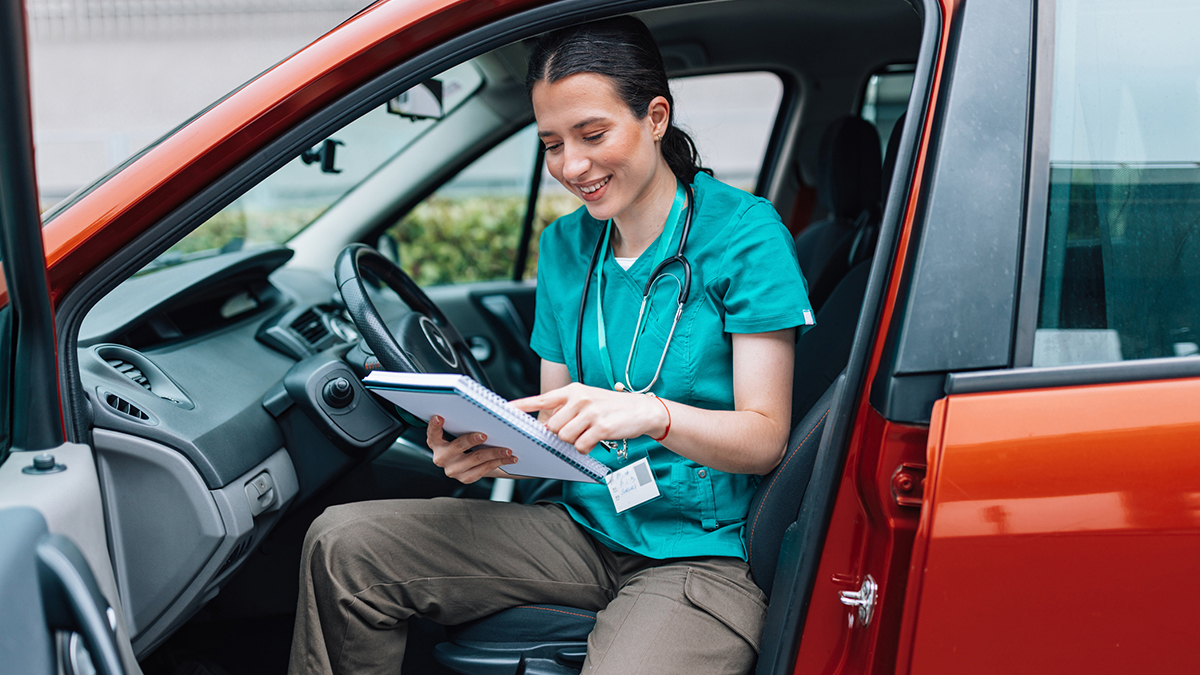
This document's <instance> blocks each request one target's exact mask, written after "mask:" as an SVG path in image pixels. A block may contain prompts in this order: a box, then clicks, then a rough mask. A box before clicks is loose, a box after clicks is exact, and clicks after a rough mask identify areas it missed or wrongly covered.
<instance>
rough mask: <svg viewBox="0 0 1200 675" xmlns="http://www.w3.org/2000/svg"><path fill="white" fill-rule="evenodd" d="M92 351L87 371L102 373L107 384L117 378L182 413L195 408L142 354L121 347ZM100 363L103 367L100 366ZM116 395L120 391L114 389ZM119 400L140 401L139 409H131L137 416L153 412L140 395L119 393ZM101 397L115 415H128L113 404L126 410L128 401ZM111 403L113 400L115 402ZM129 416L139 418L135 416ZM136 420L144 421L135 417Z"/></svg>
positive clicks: (101, 348)
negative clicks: (139, 413) (178, 409)
mask: <svg viewBox="0 0 1200 675" xmlns="http://www.w3.org/2000/svg"><path fill="white" fill-rule="evenodd" d="M92 351H93V353H94V354H95V355H96V357H97V359H96V360H95V361H90V362H89V364H95V367H94V368H93V366H91V365H89V368H93V372H96V373H97V374H100V373H101V372H103V373H105V374H104V377H107V378H110V381H111V378H115V377H117V376H118V375H120V376H123V377H124V378H126V379H128V380H130V381H132V382H133V383H134V384H136V385H138V386H139V387H141V388H142V389H145V390H146V391H148V392H150V393H151V394H154V395H155V396H157V397H158V398H160V399H162V400H164V401H170V402H171V403H173V404H175V405H176V406H179V407H180V408H183V409H184V410H192V409H193V408H195V407H196V406H195V404H194V403H192V401H191V399H190V398H188V396H187V394H185V393H183V390H182V389H180V388H179V385H177V384H175V381H174V380H172V379H171V378H170V377H167V374H166V373H164V372H163V370H162V368H159V367H158V366H157V365H156V364H155V363H154V362H153V361H151V360H150V359H148V358H146V355H145V354H142V353H141V352H139V351H137V350H136V349H130V348H129V347H126V346H125V345H116V344H101V345H96V346H95V347H93V348H92ZM101 362H103V364H104V365H100V364H101ZM113 386H115V385H113ZM116 391H121V390H120V388H118V389H117V390H116ZM121 396H125V397H126V398H128V399H129V400H138V401H141V403H139V405H141V406H142V408H135V409H137V410H138V411H139V412H147V411H148V410H153V409H154V403H147V402H146V401H144V400H142V399H141V398H140V395H138V394H134V393H133V392H129V393H123V394H121ZM101 397H102V398H104V400H105V401H106V402H107V403H108V404H109V405H110V406H111V407H112V408H113V409H114V410H117V411H118V412H122V413H126V414H128V413H127V411H126V410H124V409H123V406H122V405H121V404H120V403H117V402H115V401H121V402H122V403H124V404H125V405H126V406H132V405H133V404H132V403H129V401H126V400H124V399H121V398H120V396H116V395H115V394H112V393H110V392H104V393H101ZM112 399H115V401H114V400H112ZM133 416H134V417H139V416H138V415H133ZM139 419H147V418H143V417H139Z"/></svg>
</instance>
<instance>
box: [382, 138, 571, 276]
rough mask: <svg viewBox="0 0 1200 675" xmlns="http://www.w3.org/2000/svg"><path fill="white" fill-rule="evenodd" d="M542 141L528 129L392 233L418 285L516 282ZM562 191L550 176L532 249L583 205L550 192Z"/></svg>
mask: <svg viewBox="0 0 1200 675" xmlns="http://www.w3.org/2000/svg"><path fill="white" fill-rule="evenodd" d="M538 143H540V141H539V140H538V138H537V129H536V127H535V125H533V124H530V125H527V126H526V127H524V128H523V129H521V130H520V131H519V132H517V133H515V134H513V135H512V136H510V137H509V138H508V139H507V140H505V141H504V142H502V143H500V144H499V145H497V146H496V147H494V148H492V149H491V150H489V151H488V152H486V153H484V154H483V155H482V156H481V157H479V159H477V160H475V161H474V162H472V163H471V164H469V165H467V167H466V168H465V169H463V170H462V171H460V172H459V173H458V174H457V175H456V176H455V177H454V178H452V179H450V180H449V181H447V182H446V183H444V184H443V185H442V186H441V187H440V188H438V190H437V191H436V192H434V193H433V194H432V195H430V196H429V197H426V198H425V199H424V200H423V201H421V203H419V204H417V206H416V207H415V208H413V209H412V210H411V211H409V212H408V214H406V215H405V216H404V217H403V218H401V219H400V221H399V222H397V223H396V224H395V225H393V226H392V227H390V228H388V230H387V232H386V234H387V236H390V237H392V239H393V240H394V241H395V242H396V247H397V250H398V252H399V257H400V265H401V266H402V267H403V268H404V270H405V271H406V272H408V273H409V275H410V276H412V278H413V279H414V280H416V282H417V283H418V284H420V285H422V286H424V285H427V284H447V283H465V282H472V281H490V280H495V279H511V278H512V277H513V265H514V261H515V260H516V251H517V248H518V246H519V245H520V240H521V228H522V227H523V226H524V223H525V210H526V208H527V207H528V204H529V187H530V182H531V179H532V177H533V171H534V160H535V158H536V154H537V146H538ZM555 186H557V182H556V181H554V179H553V178H550V176H549V175H548V174H544V175H543V177H542V186H541V189H540V190H539V196H538V205H537V216H538V217H537V218H535V220H534V224H533V225H534V237H533V240H532V242H531V244H530V246H531V247H533V251H536V246H537V235H538V234H540V233H541V230H542V229H543V228H544V227H545V226H546V224H547V223H550V222H552V221H553V220H554V219H555V218H558V217H559V216H561V215H563V214H564V213H568V212H570V211H573V210H575V209H576V208H578V207H579V205H580V203H581V202H580V201H579V200H578V199H575V198H574V197H573V196H572V195H570V194H569V193H567V192H566V191H565V190H562V189H561V188H560V189H559V191H558V192H557V193H553V194H547V193H550V192H551V191H552V190H553V188H554V187H555ZM534 255H536V253H534Z"/></svg>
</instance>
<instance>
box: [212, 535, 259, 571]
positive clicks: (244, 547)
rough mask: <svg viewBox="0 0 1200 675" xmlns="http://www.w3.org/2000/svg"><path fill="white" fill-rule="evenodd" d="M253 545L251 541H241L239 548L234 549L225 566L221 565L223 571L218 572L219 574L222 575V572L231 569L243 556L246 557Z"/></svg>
mask: <svg viewBox="0 0 1200 675" xmlns="http://www.w3.org/2000/svg"><path fill="white" fill-rule="evenodd" d="M251 543H252V540H251V539H244V540H242V541H239V542H238V544H237V546H234V547H233V552H232V553H230V554H229V557H228V558H226V559H225V564H224V565H221V569H220V571H218V572H217V574H220V573H221V572H224V571H225V570H227V569H229V568H230V567H232V566H233V564H234V563H236V562H237V561H238V560H239V559H240V558H241V557H242V556H244V555H246V553H248V552H249V551H250V544H251Z"/></svg>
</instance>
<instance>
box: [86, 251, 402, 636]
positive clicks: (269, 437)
mask: <svg viewBox="0 0 1200 675" xmlns="http://www.w3.org/2000/svg"><path fill="white" fill-rule="evenodd" d="M291 256H292V252H291V251H290V250H289V249H287V248H283V247H269V248H260V249H254V250H243V251H237V252H232V253H224V254H221V255H216V256H212V257H206V258H201V259H198V260H193V261H190V262H186V263H183V264H179V265H175V266H172V267H166V268H163V269H159V270H157V271H153V272H150V273H147V274H142V275H139V276H135V277H132V278H130V279H127V280H126V281H125V282H124V283H122V284H121V285H120V286H118V287H117V288H116V289H114V291H113V292H111V293H109V294H108V295H107V296H105V297H104V298H103V299H102V300H101V301H100V302H98V303H97V304H96V306H95V307H93V308H92V310H91V311H90V312H89V314H88V316H87V317H86V318H85V320H84V322H83V325H82V326H81V329H80V334H79V340H78V350H79V354H78V356H79V359H78V363H79V364H80V366H79V368H80V373H79V375H80V380H81V383H82V386H83V389H84V391H85V393H86V395H87V397H88V402H89V414H90V417H91V427H92V435H93V439H92V440H93V445H94V446H95V448H96V451H97V463H98V469H99V472H100V478H101V484H102V488H103V494H104V506H105V510H106V517H107V520H108V523H109V539H110V542H109V544H110V547H111V549H112V554H113V557H114V563H115V568H116V570H117V571H118V586H119V587H120V589H121V596H122V597H121V600H122V605H123V606H124V609H125V612H126V618H127V620H128V625H129V627H130V632H131V635H132V636H133V645H134V649H135V651H136V652H137V653H138V654H139V655H143V654H145V653H147V652H149V651H150V650H152V649H153V648H154V646H156V645H157V644H158V643H159V642H161V641H162V640H163V639H165V638H166V637H167V636H168V635H170V633H171V632H172V631H173V630H174V628H176V627H177V626H179V625H180V624H181V623H183V622H184V621H186V620H187V619H188V618H189V617H190V616H191V615H192V614H193V613H194V612H195V611H196V610H197V609H199V607H201V606H202V605H203V604H204V603H205V602H207V601H208V600H209V599H210V598H211V597H213V596H214V595H215V594H216V593H217V592H218V591H219V589H220V587H221V584H222V583H223V582H224V581H225V580H226V579H228V578H229V576H230V575H231V574H232V573H233V571H234V570H236V569H237V568H238V567H239V566H240V565H241V564H242V563H243V562H244V561H245V559H246V558H247V557H248V555H249V554H250V552H251V551H252V550H253V549H254V547H255V546H256V545H257V544H258V543H259V542H261V541H262V538H263V537H264V536H265V535H266V534H267V532H269V531H270V530H271V528H272V527H274V525H275V524H276V523H277V522H278V520H279V518H280V517H281V515H282V514H283V513H284V511H285V510H286V509H287V508H288V507H289V506H291V505H292V504H294V503H299V502H300V501H303V500H304V499H305V498H307V497H308V496H311V495H312V494H313V493H314V492H316V491H317V490H319V489H320V488H321V487H323V486H325V485H327V484H329V483H330V482H331V481H333V480H334V479H336V478H337V477H339V476H340V475H342V474H344V473H345V472H346V471H348V470H349V469H350V468H352V467H353V466H355V465H357V464H359V463H361V462H363V461H366V460H367V459H370V458H372V457H374V456H376V455H378V454H379V453H381V452H382V451H383V450H384V449H386V448H387V447H388V446H389V445H390V444H391V442H392V441H393V440H395V438H396V437H397V435H398V434H399V433H400V431H401V430H402V425H401V423H400V422H399V421H397V420H396V418H395V417H394V416H392V415H390V414H389V413H388V411H387V410H385V409H384V408H382V407H381V405H380V403H378V402H377V401H376V399H374V398H373V397H372V396H370V395H368V394H367V393H366V391H365V390H363V389H362V387H361V385H360V384H359V379H360V374H358V373H354V372H352V371H351V370H350V366H349V365H348V364H347V363H346V361H345V360H344V359H343V358H342V357H343V356H344V355H345V354H346V352H348V351H349V350H350V349H352V348H357V347H356V346H357V344H358V342H359V340H358V333H357V331H356V330H355V328H354V325H353V323H351V322H350V321H349V319H348V317H347V316H346V315H345V313H344V311H343V308H342V306H341V304H340V302H341V300H340V297H339V296H338V294H337V293H336V288H335V284H334V282H333V278H332V273H330V274H327V275H322V274H319V273H314V272H308V271H303V270H292V269H286V268H283V265H284V264H285V263H287V261H288V260H289V259H290V258H291ZM372 301H373V302H374V303H375V305H376V307H377V308H378V309H379V311H380V314H381V315H382V316H383V317H384V319H385V321H387V322H388V323H391V322H393V321H396V320H398V319H399V318H401V317H403V316H404V314H405V313H407V312H408V311H410V310H408V308H407V307H406V306H404V305H403V303H401V302H400V300H399V298H398V297H395V296H389V295H388V294H387V292H385V291H379V292H378V293H377V294H376V295H374V296H372ZM339 379H344V380H346V381H347V383H348V384H349V386H350V388H351V391H350V393H351V396H350V397H349V399H348V400H342V399H338V400H332V401H331V400H330V399H329V397H328V396H327V395H326V394H325V391H326V389H328V388H329V386H330V383H331V382H333V381H335V380H339ZM339 386H341V385H339Z"/></svg>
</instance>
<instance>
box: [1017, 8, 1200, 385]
mask: <svg viewBox="0 0 1200 675" xmlns="http://www.w3.org/2000/svg"><path fill="white" fill-rule="evenodd" d="M1056 9H1057V13H1056V15H1055V26H1056V28H1055V54H1054V84H1053V105H1052V109H1051V127H1050V149H1049V159H1050V172H1049V173H1050V184H1049V198H1048V200H1047V201H1048V212H1047V214H1046V250H1045V257H1044V265H1045V266H1044V269H1043V279H1042V287H1041V300H1040V305H1039V314H1038V324H1037V331H1036V332H1035V337H1034V357H1033V365H1035V366H1054V365H1065V364H1082V363H1099V362H1109V361H1120V360H1129V359H1144V358H1154V357H1170V356H1189V355H1193V354H1197V353H1200V231H1198V228H1200V215H1197V214H1200V49H1197V48H1196V46H1195V41H1194V37H1193V33H1194V27H1195V26H1197V25H1200V5H1197V4H1196V3H1194V2H1189V1H1187V0H1058V2H1057V3H1056Z"/></svg>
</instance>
